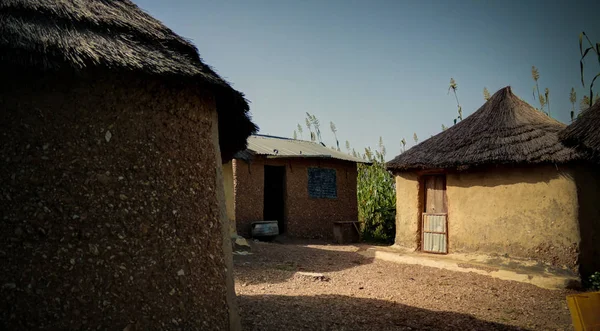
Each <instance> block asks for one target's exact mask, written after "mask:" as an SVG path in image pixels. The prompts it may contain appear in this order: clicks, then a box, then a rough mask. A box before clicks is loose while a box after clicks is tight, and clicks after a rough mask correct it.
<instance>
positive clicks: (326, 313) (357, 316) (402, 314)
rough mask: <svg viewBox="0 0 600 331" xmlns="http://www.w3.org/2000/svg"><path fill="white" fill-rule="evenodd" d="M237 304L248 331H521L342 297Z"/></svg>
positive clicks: (262, 298)
mask: <svg viewBox="0 0 600 331" xmlns="http://www.w3.org/2000/svg"><path fill="white" fill-rule="evenodd" d="M238 302H239V305H240V314H241V319H242V327H243V329H244V330H248V331H250V330H261V331H270V330H273V331H276V330H277V331H279V330H286V331H294V330H345V331H352V330H357V331H358V330H370V331H391V330H526V329H523V328H519V327H515V326H511V325H507V324H501V323H494V322H489V321H484V320H480V319H477V318H475V317H473V316H471V315H467V314H460V313H454V312H447V311H433V310H428V309H423V308H417V307H411V306H407V305H403V304H398V303H395V302H390V301H384V300H374V299H365V298H356V297H348V296H341V295H316V296H277V295H252V296H249V295H242V296H238ZM506 322H507V323H508V322H510V321H509V320H508V318H507V321H506Z"/></svg>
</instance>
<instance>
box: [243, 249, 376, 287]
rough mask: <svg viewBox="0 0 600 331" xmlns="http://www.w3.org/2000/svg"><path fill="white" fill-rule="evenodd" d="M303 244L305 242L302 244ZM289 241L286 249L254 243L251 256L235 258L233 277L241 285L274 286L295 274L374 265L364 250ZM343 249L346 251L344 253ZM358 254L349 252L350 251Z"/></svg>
mask: <svg viewBox="0 0 600 331" xmlns="http://www.w3.org/2000/svg"><path fill="white" fill-rule="evenodd" d="M300 242H303V243H302V244H301V243H300ZM310 243H314V244H318V246H313V247H308V246H307V241H293V242H292V241H290V242H288V243H286V244H285V246H286V247H285V249H280V248H281V246H282V244H278V243H269V244H266V243H258V244H256V243H253V244H252V251H251V253H252V254H250V255H234V258H233V262H234V274H235V281H236V283H238V284H246V285H251V284H262V283H267V284H275V283H281V282H285V281H286V280H288V279H289V278H291V277H293V276H294V274H295V273H296V272H314V273H328V272H335V271H341V270H346V269H351V268H356V267H359V266H361V265H365V264H370V263H372V262H373V258H372V257H366V256H363V255H361V254H359V253H358V252H360V251H361V250H364V247H361V246H360V245H358V246H347V245H346V246H337V245H323V244H322V242H320V241H312V242H310ZM342 247H343V249H341V248H342ZM349 248H350V249H354V250H355V251H348V249H349Z"/></svg>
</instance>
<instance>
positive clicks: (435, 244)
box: [421, 175, 448, 254]
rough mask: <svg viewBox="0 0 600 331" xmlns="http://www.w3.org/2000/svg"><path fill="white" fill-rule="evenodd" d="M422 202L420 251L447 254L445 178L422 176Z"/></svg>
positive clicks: (443, 176) (440, 176)
mask: <svg viewBox="0 0 600 331" xmlns="http://www.w3.org/2000/svg"><path fill="white" fill-rule="evenodd" d="M423 188H424V195H423V196H424V201H423V214H422V216H421V250H422V251H424V252H429V253H437V254H446V253H448V204H447V201H446V176H445V175H433V176H423Z"/></svg>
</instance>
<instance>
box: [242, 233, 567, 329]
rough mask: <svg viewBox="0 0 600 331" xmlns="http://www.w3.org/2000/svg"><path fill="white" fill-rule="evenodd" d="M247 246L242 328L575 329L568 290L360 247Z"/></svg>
mask: <svg viewBox="0 0 600 331" xmlns="http://www.w3.org/2000/svg"><path fill="white" fill-rule="evenodd" d="M251 245H252V254H251V255H244V256H239V255H236V256H235V257H234V265H235V267H234V269H235V281H236V292H237V295H238V302H239V305H240V314H241V318H242V325H243V328H244V330H261V331H262V330H265V331H266V330H572V327H571V320H570V315H569V310H568V308H567V305H566V299H565V297H566V295H567V294H570V293H573V292H572V291H566V290H565V291H562V290H545V289H541V288H538V287H535V286H533V285H529V284H524V283H518V282H512V281H503V280H498V279H494V278H491V277H487V276H482V275H477V274H473V273H461V272H451V271H447V270H441V269H436V268H429V267H423V266H416V265H402V264H396V263H392V262H386V261H380V260H374V259H372V258H368V257H365V256H363V255H360V254H358V253H357V252H358V251H360V250H365V249H366V248H367V247H368V246H365V245H356V246H337V245H326V244H322V243H321V244H311V243H308V242H304V243H298V242H296V243H286V244H279V243H257V242H252V243H251ZM298 272H312V273H322V274H323V275H324V276H325V277H312V276H306V275H301V274H298Z"/></svg>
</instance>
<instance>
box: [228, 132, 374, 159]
mask: <svg viewBox="0 0 600 331" xmlns="http://www.w3.org/2000/svg"><path fill="white" fill-rule="evenodd" d="M248 152H251V153H252V154H254V155H265V156H267V157H269V158H298V157H305V158H331V159H337V160H344V161H350V162H357V163H370V162H368V161H365V160H363V159H361V158H356V157H354V156H352V155H348V154H346V153H342V152H338V151H336V150H333V149H331V148H328V147H325V146H323V145H321V144H319V143H314V142H311V141H305V140H297V139H290V138H283V137H275V136H267V135H252V136H250V137H249V138H248V150H247V151H242V152H240V153H238V154H237V155H236V158H241V159H247V158H248Z"/></svg>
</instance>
